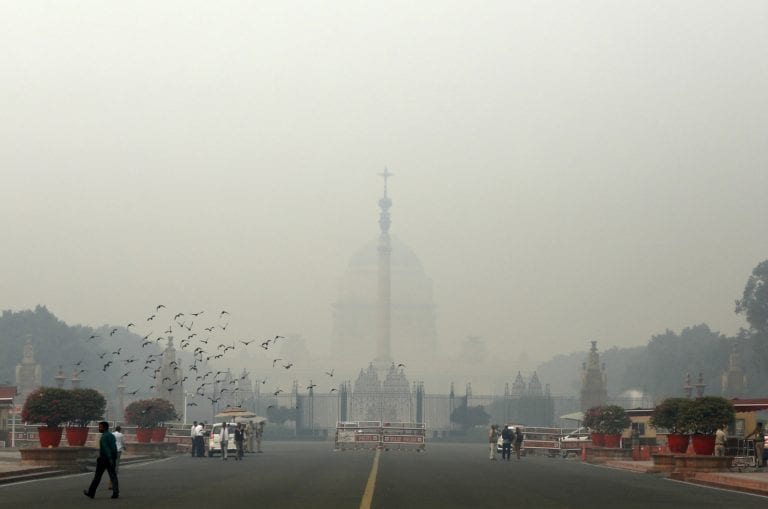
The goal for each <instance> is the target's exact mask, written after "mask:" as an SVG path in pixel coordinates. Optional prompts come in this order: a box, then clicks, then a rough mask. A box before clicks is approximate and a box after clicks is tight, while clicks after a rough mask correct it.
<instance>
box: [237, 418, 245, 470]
mask: <svg viewBox="0 0 768 509" xmlns="http://www.w3.org/2000/svg"><path fill="white" fill-rule="evenodd" d="M244 428H245V426H244V425H243V424H242V423H237V427H236V428H235V447H237V454H236V455H235V459H236V460H238V461H240V460H242V459H243V441H244V440H245V429H244Z"/></svg>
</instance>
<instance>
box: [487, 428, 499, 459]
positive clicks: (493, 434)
mask: <svg viewBox="0 0 768 509" xmlns="http://www.w3.org/2000/svg"><path fill="white" fill-rule="evenodd" d="M498 440H499V428H498V427H497V426H496V425H495V424H491V429H489V430H488V450H489V456H488V459H489V460H491V461H496V442H498Z"/></svg>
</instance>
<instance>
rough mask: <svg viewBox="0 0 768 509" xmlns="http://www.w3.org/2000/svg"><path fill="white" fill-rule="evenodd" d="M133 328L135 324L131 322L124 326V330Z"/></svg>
mask: <svg viewBox="0 0 768 509" xmlns="http://www.w3.org/2000/svg"><path fill="white" fill-rule="evenodd" d="M135 326H136V324H135V323H133V322H131V323H129V324H128V325H126V326H125V328H126V329H130V328H131V327H135Z"/></svg>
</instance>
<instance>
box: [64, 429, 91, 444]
mask: <svg viewBox="0 0 768 509" xmlns="http://www.w3.org/2000/svg"><path fill="white" fill-rule="evenodd" d="M64 432H65V433H66V435H67V444H69V445H70V446H71V447H82V446H84V445H85V442H87V441H88V427H87V426H67V428H66V429H65V430H64Z"/></svg>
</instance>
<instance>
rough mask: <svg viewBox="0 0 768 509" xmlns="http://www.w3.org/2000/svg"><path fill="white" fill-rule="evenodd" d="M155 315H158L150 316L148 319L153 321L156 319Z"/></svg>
mask: <svg viewBox="0 0 768 509" xmlns="http://www.w3.org/2000/svg"><path fill="white" fill-rule="evenodd" d="M155 316H157V315H152V316H150V317H148V318H147V321H148V322H151V321H152V320H154V319H155Z"/></svg>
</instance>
